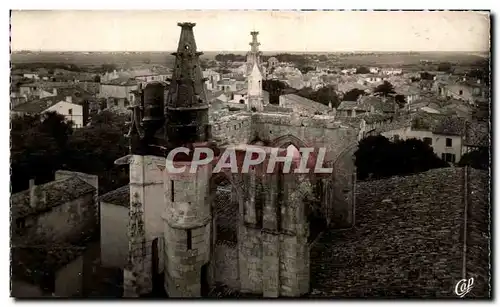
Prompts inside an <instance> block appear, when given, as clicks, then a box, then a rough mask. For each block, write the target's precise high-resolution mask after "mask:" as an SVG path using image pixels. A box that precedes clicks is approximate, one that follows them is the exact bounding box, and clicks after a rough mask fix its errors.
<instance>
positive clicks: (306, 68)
mask: <svg viewBox="0 0 500 307" xmlns="http://www.w3.org/2000/svg"><path fill="white" fill-rule="evenodd" d="M297 68H298V69H299V70H300V72H301V73H303V74H307V73H308V72H310V71H315V70H316V69H315V68H314V67H311V66H301V67H299V66H298V67H297Z"/></svg>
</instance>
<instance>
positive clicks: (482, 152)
mask: <svg viewBox="0 0 500 307" xmlns="http://www.w3.org/2000/svg"><path fill="white" fill-rule="evenodd" d="M458 166H470V167H472V168H476V169H482V170H489V169H490V166H491V164H490V150H489V148H481V149H476V150H474V151H471V152H468V153H466V154H465V155H463V156H462V158H461V159H460V162H458Z"/></svg>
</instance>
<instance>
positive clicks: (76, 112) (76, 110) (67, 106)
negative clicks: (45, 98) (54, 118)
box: [42, 96, 85, 128]
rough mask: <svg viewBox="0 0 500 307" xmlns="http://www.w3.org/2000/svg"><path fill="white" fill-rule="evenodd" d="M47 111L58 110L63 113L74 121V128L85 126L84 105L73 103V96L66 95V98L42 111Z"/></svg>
mask: <svg viewBox="0 0 500 307" xmlns="http://www.w3.org/2000/svg"><path fill="white" fill-rule="evenodd" d="M45 112H56V113H58V114H61V115H63V116H64V117H65V118H66V119H67V120H70V121H72V122H73V127H74V128H82V127H83V126H84V122H85V118H84V112H83V106H81V105H79V104H76V103H73V102H72V100H71V96H68V97H66V99H65V100H60V101H59V102H56V103H55V104H54V105H52V106H50V107H49V108H47V109H45V110H44V111H43V112H42V113H45Z"/></svg>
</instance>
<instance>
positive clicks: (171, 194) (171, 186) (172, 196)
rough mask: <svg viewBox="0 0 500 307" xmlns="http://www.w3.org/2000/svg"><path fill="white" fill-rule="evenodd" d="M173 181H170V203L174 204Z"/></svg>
mask: <svg viewBox="0 0 500 307" xmlns="http://www.w3.org/2000/svg"><path fill="white" fill-rule="evenodd" d="M174 199H175V197H174V181H173V180H170V201H171V202H174Z"/></svg>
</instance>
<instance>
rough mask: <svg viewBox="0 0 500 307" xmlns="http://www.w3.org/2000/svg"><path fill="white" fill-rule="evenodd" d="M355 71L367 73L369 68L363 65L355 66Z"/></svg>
mask: <svg viewBox="0 0 500 307" xmlns="http://www.w3.org/2000/svg"><path fill="white" fill-rule="evenodd" d="M356 73H357V74H369V73H370V70H369V69H368V68H366V67H364V66H361V67H358V68H356Z"/></svg>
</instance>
